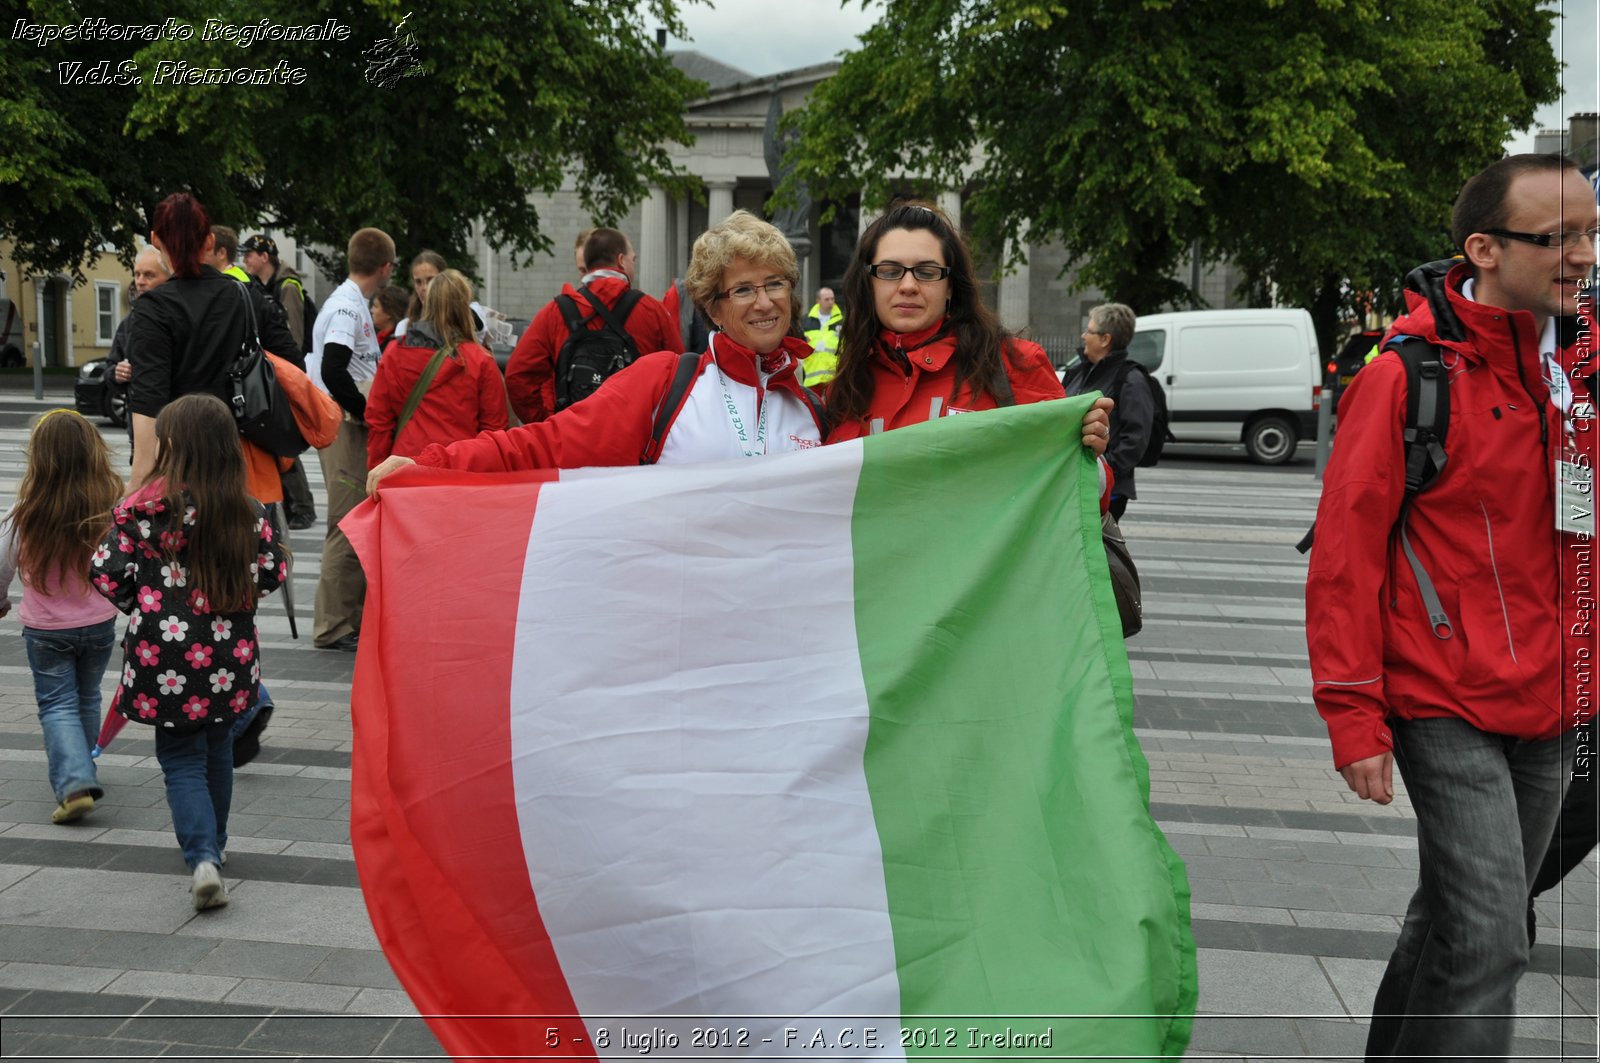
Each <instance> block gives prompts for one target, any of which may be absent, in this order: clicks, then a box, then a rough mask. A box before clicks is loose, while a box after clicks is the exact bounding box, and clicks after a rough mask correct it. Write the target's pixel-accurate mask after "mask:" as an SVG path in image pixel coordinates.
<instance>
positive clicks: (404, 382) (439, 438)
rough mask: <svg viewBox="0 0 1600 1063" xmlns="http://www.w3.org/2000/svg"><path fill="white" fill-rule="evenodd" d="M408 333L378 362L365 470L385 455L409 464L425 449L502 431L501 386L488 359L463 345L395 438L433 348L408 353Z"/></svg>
mask: <svg viewBox="0 0 1600 1063" xmlns="http://www.w3.org/2000/svg"><path fill="white" fill-rule="evenodd" d="M413 335H414V333H410V332H408V333H407V334H406V336H405V337H404V338H402V339H398V340H395V341H393V342H391V343H390V344H389V346H388V348H387V349H386V350H384V352H383V357H382V358H380V359H379V360H378V374H377V376H375V377H373V379H372V391H371V392H370V393H369V394H368V395H367V415H366V420H367V468H369V469H370V468H372V467H373V466H375V465H377V464H378V463H379V462H381V461H383V459H384V458H387V457H388V456H389V455H391V454H399V455H401V456H402V457H407V458H412V457H416V456H417V455H418V454H420V453H422V450H423V448H424V447H426V446H428V444H430V443H454V442H455V441H456V440H458V439H470V438H472V437H473V436H475V435H477V434H478V433H479V432H487V431H494V430H496V429H501V428H504V427H505V426H506V425H507V423H508V422H509V420H510V419H509V418H508V417H507V416H506V386H505V382H504V381H503V380H501V379H500V367H499V366H497V365H495V362H494V357H493V356H492V355H490V354H489V352H488V351H486V350H484V349H483V348H482V347H481V346H479V345H478V344H476V343H463V344H462V345H461V346H460V347H458V348H457V349H456V351H455V353H454V354H453V355H451V356H450V357H448V358H446V359H445V360H444V362H443V363H441V364H440V366H439V372H438V373H437V375H435V376H434V378H433V382H432V383H430V384H429V385H428V393H427V394H426V395H425V396H424V397H423V399H422V402H421V403H419V404H418V406H417V409H416V412H415V413H413V414H412V415H411V420H409V421H407V422H406V426H405V429H404V430H403V431H402V432H401V433H400V435H399V436H398V437H396V436H395V434H394V430H395V425H396V424H397V423H398V422H399V420H400V411H401V410H403V409H405V406H406V402H407V400H409V399H410V398H411V389H412V388H413V387H415V386H416V383H417V381H418V380H419V379H420V378H421V377H422V371H423V370H424V369H426V368H427V367H428V363H429V362H430V361H432V360H433V355H434V351H435V348H433V347H410V346H407V345H406V341H407V340H409V339H411V338H412V336H413Z"/></svg>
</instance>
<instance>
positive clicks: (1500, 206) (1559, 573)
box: [1306, 155, 1600, 1059]
mask: <svg viewBox="0 0 1600 1063" xmlns="http://www.w3.org/2000/svg"><path fill="white" fill-rule="evenodd" d="M1596 222H1597V217H1596V206H1595V194H1594V188H1593V187H1592V186H1591V185H1590V184H1589V183H1588V182H1587V181H1585V180H1584V179H1583V177H1582V175H1581V174H1580V173H1579V172H1578V169H1577V167H1576V166H1575V165H1574V164H1573V163H1572V161H1571V160H1570V159H1567V158H1565V157H1563V156H1559V155H1517V156H1513V157H1511V158H1508V159H1502V160H1500V161H1499V162H1496V163H1494V164H1493V165H1491V166H1489V167H1487V168H1486V169H1485V170H1483V171H1482V172H1481V173H1479V174H1477V175H1476V176H1475V177H1473V178H1472V179H1471V180H1469V181H1468V182H1467V183H1466V185H1465V186H1463V188H1462V190H1461V193H1460V195H1459V197H1458V198H1457V200H1456V204H1455V208H1454V211H1453V213H1452V217H1451V235H1452V237H1453V238H1454V240H1455V241H1456V244H1457V246H1458V247H1459V248H1460V249H1461V251H1462V252H1463V254H1464V259H1462V260H1454V261H1444V262H1435V263H1430V264H1428V265H1425V266H1421V267H1418V268H1417V269H1416V270H1415V271H1413V272H1412V274H1411V275H1410V276H1409V277H1408V278H1407V289H1408V291H1407V295H1406V299H1407V304H1408V310H1407V312H1406V314H1405V315H1404V316H1402V317H1401V318H1400V319H1399V320H1397V321H1396V322H1395V324H1394V325H1393V326H1392V327H1391V329H1390V332H1389V336H1388V340H1389V341H1390V342H1391V343H1392V342H1395V341H1397V340H1401V339H1404V338H1406V337H1416V338H1419V339H1421V340H1423V341H1425V342H1426V343H1427V344H1429V345H1431V348H1432V349H1433V350H1435V351H1437V353H1438V356H1439V360H1440V363H1441V369H1442V373H1443V377H1444V379H1445V381H1446V383H1447V388H1448V398H1449V407H1448V408H1449V421H1448V431H1447V434H1446V438H1445V442H1444V452H1445V461H1444V463H1443V464H1442V466H1441V467H1440V471H1439V474H1438V476H1437V478H1436V479H1435V480H1433V481H1432V483H1431V484H1429V485H1427V486H1426V487H1424V488H1423V489H1422V490H1421V491H1419V492H1417V493H1415V494H1414V495H1412V496H1411V497H1410V499H1409V502H1407V496H1406V488H1405V481H1406V468H1405V466H1406V457H1407V447H1406V443H1405V439H1404V435H1405V433H1406V430H1407V391H1408V389H1409V385H1408V380H1407V372H1406V369H1405V366H1404V364H1403V363H1402V360H1401V358H1400V356H1399V355H1398V354H1396V353H1393V352H1391V351H1389V350H1387V349H1386V350H1385V353H1384V354H1382V355H1380V356H1379V357H1378V358H1377V359H1375V360H1374V361H1373V362H1372V363H1371V364H1370V365H1368V366H1367V367H1366V368H1364V369H1363V370H1362V371H1361V372H1360V373H1358V374H1357V375H1356V377H1355V380H1354V381H1353V382H1352V383H1351V385H1350V388H1349V390H1348V391H1347V392H1346V393H1345V396H1344V398H1343V400H1342V401H1341V402H1340V405H1339V445H1338V446H1337V447H1336V448H1334V453H1333V459H1332V461H1330V463H1329V465H1328V469H1327V475H1326V479H1325V481H1324V486H1323V492H1322V501H1321V504H1320V506H1319V508H1318V511H1317V524H1316V529H1317V539H1316V549H1315V550H1314V551H1313V553H1312V558H1311V567H1310V572H1309V575H1308V578H1307V582H1306V618H1307V640H1308V644H1309V648H1310V657H1311V673H1312V678H1313V682H1314V694H1315V698H1316V704H1317V711H1318V712H1319V713H1320V714H1321V715H1322V717H1323V719H1324V720H1325V721H1326V723H1327V726H1328V732H1329V735H1330V736H1331V738H1332V741H1333V756H1334V766H1335V767H1336V768H1338V769H1339V771H1340V773H1341V774H1342V775H1343V776H1344V778H1345V781H1346V782H1347V783H1348V785H1349V787H1350V789H1351V790H1353V791H1354V792H1355V793H1356V794H1358V795H1359V796H1360V797H1362V798H1364V799H1366V800H1371V801H1375V802H1377V803H1379V804H1388V803H1389V802H1390V801H1391V800H1392V799H1393V796H1394V784H1393V769H1394V768H1395V767H1398V768H1399V769H1400V774H1401V777H1402V779H1403V780H1404V782H1405V786H1406V791H1407V794H1408V796H1409V797H1410V800H1411V805H1412V808H1413V810H1414V811H1415V814H1416V820H1417V848H1418V856H1419V884H1418V887H1417V890H1416V893H1415V894H1414V895H1413V897H1412V899H1411V902H1410V905H1409V906H1408V908H1407V911H1406V916H1405V924H1404V926H1403V927H1402V929H1401V931H1400V938H1399V941H1398V942H1397V943H1396V945H1395V950H1394V954H1393V956H1392V957H1391V958H1390V960H1389V966H1388V969H1387V970H1386V972H1385V973H1384V977H1383V981H1382V983H1381V985H1380V986H1379V988H1378V993H1377V998H1376V1000H1375V1001H1374V1003H1373V1016H1372V1026H1371V1029H1370V1031H1369V1034H1368V1041H1367V1057H1368V1058H1369V1059H1375V1058H1380V1057H1381V1058H1384V1059H1389V1058H1412V1057H1420V1056H1429V1057H1435V1058H1449V1059H1464V1058H1499V1057H1501V1056H1504V1055H1506V1054H1507V1053H1509V1052H1510V1050H1511V1039H1512V1016H1513V1015H1514V1013H1515V1010H1516V1009H1515V990H1516V985H1517V981H1518V979H1519V978H1520V977H1521V975H1522V972H1523V971H1524V970H1525V969H1526V967H1527V964H1528V951H1529V941H1528V931H1527V925H1526V916H1527V897H1528V889H1529V886H1530V884H1531V883H1532V881H1533V879H1534V875H1535V872H1536V871H1537V870H1538V868H1539V864H1540V861H1541V859H1542V858H1543V856H1544V853H1545V849H1546V846H1547V844H1548V842H1549V840H1550V835H1551V831H1552V828H1553V826H1554V824H1555V821H1556V814H1557V810H1558V809H1559V808H1560V805H1561V800H1562V795H1563V793H1564V791H1565V789H1566V786H1567V782H1568V778H1569V774H1570V773H1569V768H1570V765H1571V763H1572V755H1573V747H1574V729H1575V728H1577V727H1579V726H1588V714H1589V712H1590V705H1591V701H1592V697H1593V691H1592V690H1585V689H1580V684H1589V683H1591V682H1592V681H1591V680H1590V679H1588V678H1587V677H1588V675H1589V673H1590V672H1591V671H1592V668H1589V667H1585V668H1582V669H1581V670H1579V669H1575V667H1574V666H1575V665H1577V664H1581V663H1587V664H1589V665H1592V663H1593V660H1594V655H1595V649H1596V643H1595V638H1594V633H1593V627H1592V624H1590V623H1587V622H1585V621H1584V620H1583V617H1584V615H1585V612H1584V611H1585V610H1587V611H1588V612H1589V613H1592V611H1593V602H1592V599H1593V596H1594V594H1593V588H1592V584H1588V582H1587V581H1589V580H1591V579H1592V578H1593V576H1592V573H1593V572H1594V571H1595V570H1594V568H1593V563H1594V560H1595V559H1594V556H1593V550H1594V542H1593V539H1594V517H1593V508H1594V507H1593V505H1592V499H1593V485H1592V483H1591V482H1589V480H1588V476H1589V472H1590V471H1591V470H1592V469H1593V466H1594V461H1595V456H1596V447H1595V438H1596V435H1597V427H1596V424H1595V421H1594V410H1593V404H1592V391H1591V389H1592V387H1593V384H1594V380H1593V374H1594V372H1595V369H1596V368H1597V366H1600V363H1596V362H1594V361H1593V360H1592V356H1593V353H1594V332H1593V314H1592V309H1593V303H1592V301H1591V299H1592V293H1590V292H1589V290H1588V285H1589V279H1590V275H1591V273H1592V271H1593V268H1594V265H1595V229H1596ZM1419 373H1420V371H1419ZM1418 379H1419V381H1420V380H1421V379H1422V377H1421V376H1420V375H1419V377H1418ZM1424 386H1425V385H1424V384H1421V383H1419V384H1418V385H1417V387H1418V390H1419V395H1420V394H1421V389H1422V388H1423V387H1424ZM1412 423H1413V424H1418V425H1420V424H1425V423H1426V422H1425V421H1423V420H1422V419H1420V418H1414V419H1413V421H1412ZM1580 500H1581V501H1580ZM1403 503H1405V505H1404V507H1403V505H1402V504H1403ZM1585 585H1587V586H1588V588H1589V589H1587V590H1581V588H1582V587H1583V586H1585ZM1586 600H1587V601H1588V604H1587V605H1585V604H1584V602H1585V601H1586ZM1580 677H1582V678H1581V679H1580Z"/></svg>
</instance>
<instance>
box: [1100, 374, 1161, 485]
mask: <svg viewBox="0 0 1600 1063" xmlns="http://www.w3.org/2000/svg"><path fill="white" fill-rule="evenodd" d="M1135 370H1137V371H1138V372H1139V373H1140V374H1142V375H1143V376H1144V380H1145V383H1146V384H1148V385H1149V386H1150V401H1151V403H1152V404H1153V408H1154V410H1155V416H1154V417H1153V418H1152V419H1151V422H1150V438H1149V439H1148V440H1147V441H1146V442H1145V445H1144V453H1143V454H1141V455H1139V460H1138V461H1137V462H1135V463H1134V464H1135V465H1138V466H1140V467H1144V466H1148V465H1154V464H1155V463H1156V462H1158V461H1160V460H1161V451H1162V450H1163V449H1164V448H1165V447H1166V445H1167V440H1169V439H1171V438H1172V429H1171V428H1170V427H1169V423H1170V421H1171V418H1170V417H1169V416H1168V414H1167V392H1166V389H1165V388H1163V387H1162V386H1161V381H1159V380H1157V379H1156V378H1155V376H1154V374H1152V373H1151V372H1150V370H1148V369H1146V368H1145V367H1144V366H1143V365H1141V364H1140V363H1138V362H1136V361H1134V360H1133V359H1132V358H1124V359H1123V360H1122V364H1121V365H1119V366H1118V367H1117V371H1116V374H1115V376H1114V377H1113V378H1112V379H1113V380H1114V381H1115V383H1114V384H1113V385H1112V387H1113V388H1114V391H1113V393H1112V394H1111V396H1110V397H1111V398H1112V399H1113V400H1115V399H1116V398H1117V397H1118V396H1119V395H1121V394H1122V386H1123V385H1124V384H1125V383H1127V381H1128V374H1129V373H1132V372H1134V371H1135Z"/></svg>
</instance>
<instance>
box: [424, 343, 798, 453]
mask: <svg viewBox="0 0 1600 1063" xmlns="http://www.w3.org/2000/svg"><path fill="white" fill-rule="evenodd" d="M711 343H712V350H714V351H715V352H716V360H715V362H713V359H712V350H708V351H706V352H705V353H704V354H702V355H700V368H699V374H698V375H697V376H696V377H695V379H694V382H693V383H692V384H691V385H690V389H689V393H688V395H687V396H685V398H684V401H683V404H682V405H681V406H680V407H679V408H678V409H677V410H676V411H673V413H672V414H671V415H670V419H669V421H668V423H667V431H666V435H665V438H664V443H663V445H662V449H661V454H660V462H661V464H664V465H666V464H673V463H675V462H697V461H723V460H731V459H734V458H738V457H740V456H741V454H740V447H739V439H738V436H737V435H735V433H734V429H733V427H732V423H731V421H730V419H729V416H728V409H727V403H728V401H730V400H731V401H733V402H735V403H736V404H737V405H738V407H739V408H740V412H741V414H742V415H743V417H744V418H745V423H746V425H747V426H754V425H755V424H757V422H758V420H759V414H758V411H759V410H760V409H761V408H762V407H763V406H766V407H768V409H767V436H766V447H765V451H766V453H769V454H777V453H780V452H783V451H790V450H803V449H805V448H807V447H814V446H819V445H820V444H821V442H822V439H821V434H822V433H821V430H820V427H819V426H818V423H817V419H816V416H815V414H814V412H813V410H812V408H811V405H810V404H809V403H808V402H807V401H806V399H805V398H804V396H803V395H802V394H801V391H802V385H801V384H800V381H799V379H798V376H797V373H796V370H797V369H798V368H799V366H800V363H801V361H803V360H804V359H805V357H806V355H808V354H810V353H811V348H810V346H808V345H807V344H806V342H805V341H804V340H801V339H796V338H794V337H790V338H788V339H785V340H784V341H783V346H781V347H779V348H778V349H777V350H776V351H773V352H772V353H771V354H769V355H766V356H765V357H763V358H761V359H759V364H760V372H758V370H757V364H758V359H757V356H756V354H755V352H753V351H751V350H750V349H749V348H747V347H742V346H740V345H738V344H736V343H734V342H733V341H732V340H730V339H729V338H728V337H727V336H725V335H723V334H721V333H717V334H715V335H714V336H712V338H711ZM679 357H680V355H678V354H675V353H673V352H671V351H658V352H656V353H654V354H647V355H645V356H644V357H643V358H640V359H639V360H638V361H637V362H634V363H633V364H632V365H630V366H628V367H627V368H626V369H623V370H622V371H620V372H618V373H616V374H615V375H613V376H612V377H610V378H608V379H607V380H606V382H605V383H604V384H601V385H600V389H599V390H598V391H596V392H595V393H594V394H593V395H590V396H589V397H588V398H586V399H584V400H583V401H582V402H575V403H573V404H572V405H571V406H568V407H567V408H566V409H564V410H562V411H561V412H560V413H558V414H555V415H554V416H552V417H550V418H548V419H546V420H543V421H537V422H534V423H532V424H524V425H519V426H518V427H516V428H512V429H510V430H509V431H505V432H484V433H483V434H482V435H479V436H478V437H477V438H475V439H467V440H463V441H462V442H459V443H453V444H451V445H450V446H448V447H443V446H431V447H428V448H427V449H425V450H423V452H422V453H421V454H419V455H417V464H418V465H427V466H432V467H434V468H444V469H467V470H471V471H474V472H504V471H506V470H510V469H580V468H593V467H599V466H618V465H637V464H639V461H640V459H641V458H642V457H643V456H644V453H645V450H646V448H647V445H648V444H649V441H650V431H651V429H652V428H654V427H655V420H656V411H657V410H658V409H659V408H660V406H661V402H662V400H663V399H665V398H666V394H667V391H668V389H669V388H670V387H671V386H672V378H673V376H674V374H675V373H676V372H677V368H678V359H679ZM719 367H720V370H721V374H722V375H721V376H719V375H718V368H719ZM763 376H765V380H763V379H762V377H763ZM724 379H726V381H727V383H728V391H727V393H726V394H724V392H723V390H722V382H723V380H724Z"/></svg>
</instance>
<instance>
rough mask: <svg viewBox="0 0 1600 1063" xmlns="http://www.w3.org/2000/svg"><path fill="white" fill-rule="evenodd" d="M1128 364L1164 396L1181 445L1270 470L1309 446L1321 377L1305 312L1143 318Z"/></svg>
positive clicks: (1212, 312)
mask: <svg viewBox="0 0 1600 1063" xmlns="http://www.w3.org/2000/svg"><path fill="white" fill-rule="evenodd" d="M1128 357H1130V358H1132V359H1133V360H1134V361H1136V362H1138V363H1139V364H1141V365H1143V366H1144V367H1145V368H1146V369H1148V370H1150V374H1151V375H1152V376H1154V377H1155V378H1156V379H1157V380H1159V381H1160V382H1161V386H1162V387H1163V388H1165V389H1166V392H1167V407H1168V412H1169V416H1170V418H1171V425H1170V427H1171V429H1172V436H1173V438H1174V439H1176V440H1178V441H1179V442H1184V443H1243V444H1244V446H1245V450H1246V451H1247V452H1248V453H1249V455H1250V457H1251V458H1252V459H1253V460H1255V461H1258V462H1260V463H1262V464H1263V465H1278V464H1281V463H1283V462H1286V461H1288V460H1289V459H1290V458H1292V457H1294V451H1295V445H1296V444H1297V443H1298V442H1299V441H1300V440H1302V439H1315V438H1316V436H1317V403H1318V402H1319V401H1320V400H1321V396H1322V375H1321V373H1320V372H1319V368H1320V362H1319V360H1318V358H1317V338H1316V335H1315V333H1314V332H1313V331H1312V328H1311V315H1310V314H1309V313H1308V312H1306V311H1305V310H1192V311H1185V312H1183V313H1172V314H1149V315H1145V316H1141V317H1140V318H1139V319H1138V321H1137V323H1136V324H1135V325H1134V333H1133V342H1132V343H1130V344H1128Z"/></svg>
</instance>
